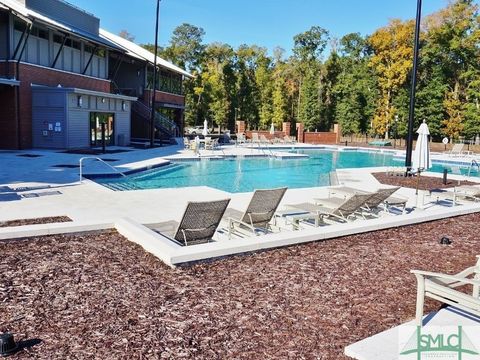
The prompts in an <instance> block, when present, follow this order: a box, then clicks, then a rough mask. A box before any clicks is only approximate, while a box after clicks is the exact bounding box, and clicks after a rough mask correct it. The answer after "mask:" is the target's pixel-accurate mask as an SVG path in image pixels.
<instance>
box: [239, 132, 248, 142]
mask: <svg viewBox="0 0 480 360" xmlns="http://www.w3.org/2000/svg"><path fill="white" fill-rule="evenodd" d="M246 142H247V138H246V137H245V134H243V133H240V134H237V144H245V143H246Z"/></svg>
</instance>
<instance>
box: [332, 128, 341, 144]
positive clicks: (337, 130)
mask: <svg viewBox="0 0 480 360" xmlns="http://www.w3.org/2000/svg"><path fill="white" fill-rule="evenodd" d="M333 132H334V133H335V134H336V137H335V138H336V142H337V144H338V143H340V140H341V139H342V128H341V126H340V124H333Z"/></svg>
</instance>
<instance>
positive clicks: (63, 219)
mask: <svg viewBox="0 0 480 360" xmlns="http://www.w3.org/2000/svg"><path fill="white" fill-rule="evenodd" d="M70 221H73V220H72V219H70V218H69V217H68V216H49V217H41V218H35V219H16V220H8V221H0V228H2V227H9V226H24V225H36V224H52V223H61V222H70Z"/></svg>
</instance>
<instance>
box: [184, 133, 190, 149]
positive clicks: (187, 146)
mask: <svg viewBox="0 0 480 360" xmlns="http://www.w3.org/2000/svg"><path fill="white" fill-rule="evenodd" d="M183 147H184V148H185V150H190V139H189V138H188V137H186V136H185V137H184V138H183Z"/></svg>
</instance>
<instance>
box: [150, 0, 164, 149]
mask: <svg viewBox="0 0 480 360" xmlns="http://www.w3.org/2000/svg"><path fill="white" fill-rule="evenodd" d="M159 13H160V0H157V18H156V21H155V56H154V58H153V86H152V112H151V114H150V147H152V148H153V147H154V146H155V92H156V90H157V53H158V17H159ZM161 143H162V142H161V140H160V144H161Z"/></svg>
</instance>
